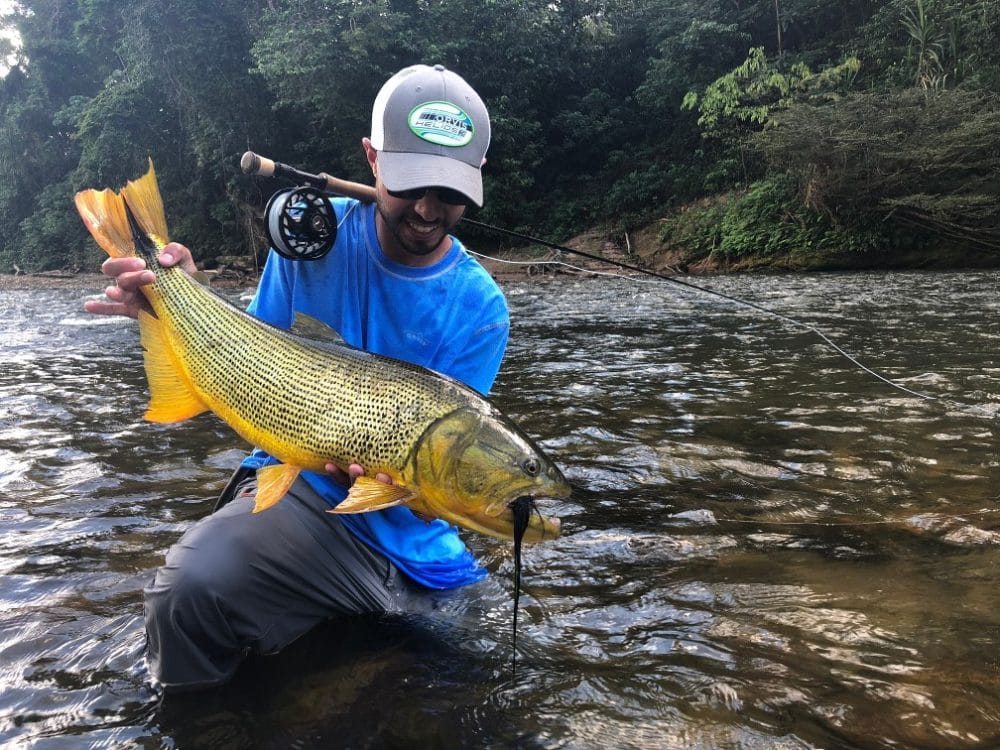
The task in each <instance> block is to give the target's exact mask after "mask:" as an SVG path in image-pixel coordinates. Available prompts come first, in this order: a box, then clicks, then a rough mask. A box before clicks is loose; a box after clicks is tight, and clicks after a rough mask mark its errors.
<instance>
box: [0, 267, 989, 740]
mask: <svg viewBox="0 0 1000 750" xmlns="http://www.w3.org/2000/svg"><path fill="white" fill-rule="evenodd" d="M699 283H701V284H703V285H705V286H708V287H711V288H713V289H717V290H719V291H723V292H725V293H728V294H734V295H737V296H740V297H743V298H745V299H748V300H752V301H753V302H755V303H757V304H761V305H765V306H767V307H769V308H772V309H775V310H777V311H780V312H781V313H783V314H785V315H789V316H792V317H794V318H796V319H798V320H801V321H803V322H804V323H807V324H809V325H813V326H816V327H818V328H819V329H821V330H822V331H824V332H825V333H827V334H828V335H830V336H831V337H832V338H834V339H835V340H836V341H837V342H838V343H839V344H840V345H842V346H843V347H844V348H845V349H847V350H848V351H850V352H851V353H852V354H853V355H855V356H857V357H858V358H859V359H860V360H861V361H862V362H864V363H865V364H867V365H869V366H871V367H873V368H874V369H876V370H878V371H879V372H880V373H882V374H883V375H885V376H887V377H890V378H892V379H894V380H896V381H899V382H900V383H902V384H904V385H905V386H906V387H908V388H910V389H913V390H916V391H920V392H924V393H927V394H930V395H934V396H938V397H942V398H943V400H939V401H926V400H923V399H920V398H917V397H915V396H912V395H909V394H907V393H904V392H901V391H898V390H894V389H892V388H890V387H889V386H887V385H886V384H885V383H882V382H880V381H878V380H876V379H875V378H873V377H872V376H870V375H868V374H867V373H865V372H863V371H861V370H859V369H857V368H856V367H853V366H851V365H850V364H849V363H848V362H847V361H846V360H845V359H843V358H842V357H840V356H839V355H838V354H836V353H835V352H833V351H831V350H830V349H829V348H828V347H826V346H825V345H823V344H822V342H821V341H820V340H819V338H818V337H817V336H816V335H815V334H813V333H810V332H809V331H807V330H803V329H801V328H796V327H794V326H789V325H788V324H787V323H783V322H781V321H779V320H775V319H773V318H769V317H767V316H765V315H762V314H761V313H759V312H757V311H755V310H752V309H748V308H746V307H740V306H738V305H734V304H732V303H730V302H727V301H724V300H721V299H718V298H714V297H710V296H707V295H700V294H697V293H692V292H688V291H684V290H680V289H678V288H676V287H673V286H671V285H668V284H666V283H663V282H655V283H647V282H644V281H642V280H638V279H633V280H627V279H609V278H589V279H579V278H566V277H563V278H556V279H550V280H540V281H530V282H511V283H506V284H505V288H506V291H507V293H508V298H509V301H510V305H511V312H512V318H513V320H514V328H513V332H512V337H511V346H510V350H509V354H508V357H507V359H506V360H505V363H504V366H503V369H502V372H501V376H500V379H499V381H498V383H497V386H496V388H495V390H494V393H495V397H496V400H497V402H498V404H499V405H500V406H501V408H503V409H504V410H505V411H507V412H508V413H510V414H511V415H512V416H513V417H514V418H515V419H516V420H517V421H519V422H520V423H521V425H522V426H523V427H524V428H525V429H526V430H527V431H528V432H529V433H530V434H532V435H534V436H535V437H537V438H538V439H539V441H540V442H541V444H542V445H543V447H544V448H545V449H546V450H547V451H548V452H549V453H550V454H551V455H552V456H553V457H554V458H555V459H556V460H557V461H558V462H559V463H560V465H561V466H562V467H564V469H565V473H566V475H567V477H568V478H569V479H570V480H571V482H572V483H573V484H574V485H575V486H576V487H577V488H578V491H577V493H576V494H575V495H574V497H573V498H572V499H571V500H568V501H565V502H562V503H560V504H559V505H558V506H557V507H556V508H555V511H556V513H557V514H558V515H560V516H561V517H562V518H563V530H564V535H563V537H562V538H560V539H559V540H556V541H553V542H547V543H544V544H542V545H538V546H534V547H530V548H526V549H525V554H524V563H525V572H524V593H523V595H522V597H521V602H522V607H523V609H522V611H521V616H520V618H519V637H518V645H517V651H518V658H517V669H516V671H515V672H514V673H513V674H512V673H511V656H512V650H511V633H510V624H511V615H512V612H511V603H512V598H513V597H512V590H511V580H512V554H511V552H512V551H511V545H510V544H509V543H503V542H500V541H496V540H490V539H486V538H483V537H478V536H472V537H469V542H470V544H471V545H472V547H473V549H474V550H475V551H476V553H477V555H478V556H479V557H480V559H481V560H482V561H483V563H484V564H485V565H486V566H487V567H488V568H489V569H490V571H491V573H492V575H491V577H490V578H489V579H488V581H487V582H486V583H484V584H481V585H478V586H476V587H472V588H471V589H467V590H464V591H462V592H460V593H458V594H456V595H455V596H454V597H452V598H451V599H449V600H447V601H446V602H444V603H443V605H442V606H441V608H440V609H439V610H437V611H435V612H432V613H430V614H422V615H419V616H417V615H413V616H397V617H391V618H358V619H350V620H341V621H331V622H330V623H328V624H326V625H324V626H322V627H320V628H318V629H317V630H316V631H314V632H313V633H311V634H310V635H309V636H307V637H305V638H303V639H301V640H300V641H298V642H297V643H295V644H293V645H292V646H291V647H289V648H288V649H287V650H286V651H284V652H283V653H281V654H280V655H278V656H272V657H261V658H256V659H252V660H250V661H248V662H247V664H246V665H245V667H244V668H242V669H241V671H240V673H239V674H238V676H237V678H236V680H235V681H234V682H233V684H232V685H230V686H228V687H226V688H223V689H219V690H215V691H211V692H203V693H197V694H193V695H181V696H167V697H166V698H165V699H161V698H160V697H159V696H158V695H157V694H156V693H155V692H154V691H153V690H151V689H150V687H149V685H148V682H147V680H148V675H147V673H146V671H145V666H144V662H143V656H142V649H143V627H142V587H143V585H144V584H145V583H146V582H147V581H148V580H149V579H150V577H151V575H152V572H153V570H154V569H155V567H156V566H157V565H159V564H160V563H161V561H162V559H163V554H164V552H165V551H166V549H167V548H168V546H169V545H170V544H171V543H172V542H174V541H175V540H176V539H177V538H178V536H179V535H180V534H181V533H182V532H183V530H184V529H185V528H186V527H187V526H188V525H189V524H190V523H191V522H192V521H194V520H195V519H197V518H199V517H201V516H202V515H203V514H205V513H207V512H208V511H209V509H210V508H211V505H212V502H213V499H214V496H215V495H217V493H218V492H219V490H220V489H221V487H222V486H223V484H224V483H225V481H226V479H227V478H228V474H229V471H230V469H231V467H232V466H233V465H234V464H235V463H236V462H237V461H238V460H239V458H240V457H241V456H242V454H243V452H244V450H245V446H243V445H242V444H241V443H240V441H239V439H238V438H236V437H235V435H234V434H233V433H231V432H230V431H229V429H228V428H226V427H225V426H224V425H222V424H221V423H220V422H219V421H218V420H217V419H216V418H215V417H213V416H211V415H203V416H201V417H198V418H196V419H194V420H192V421H190V422H188V423H185V424H181V425H174V426H157V425H152V424H148V423H145V422H143V421H142V420H141V415H142V411H143V407H144V404H145V398H146V396H145V393H146V389H145V382H144V378H143V375H142V372H141V356H140V350H139V346H138V341H137V335H136V331H135V328H134V324H133V323H132V322H131V321H125V320H122V319H108V318H99V317H95V316H88V315H86V314H84V313H83V312H82V311H81V306H82V304H83V301H84V298H85V296H86V294H87V293H86V292H82V291H74V290H66V289H59V290H57V289H53V290H48V291H30V292H29V291H4V292H0V353H2V365H0V367H2V369H0V534H2V540H3V544H2V547H0V574H2V579H0V745H3V746H4V747H37V748H60V747H130V746H136V747H164V748H188V747H208V748H239V747H259V748H327V747H366V748H371V747H403V746H405V747H448V748H450V747H512V746H513V747H527V748H610V747H615V748H619V747H620V748H773V747H777V748H855V747H857V748H890V747H891V748H986V747H996V746H998V745H1000V610H998V607H997V606H996V602H997V594H996V592H997V584H998V582H1000V481H998V479H1000V459H998V451H997V438H998V432H1000V430H998V421H997V415H998V412H1000V355H998V349H1000V315H998V313H1000V295H998V292H1000V274H997V273H995V272H982V273H955V274H940V273H935V274H924V273H897V274H852V275H806V276H754V277H727V278H712V279H703V280H701V281H699ZM235 296H236V295H235V294H234V297H235ZM962 404H967V405H968V406H969V408H963V407H962V406H961V405H962ZM261 521H262V522H266V518H265V517H263V516H262V518H261Z"/></svg>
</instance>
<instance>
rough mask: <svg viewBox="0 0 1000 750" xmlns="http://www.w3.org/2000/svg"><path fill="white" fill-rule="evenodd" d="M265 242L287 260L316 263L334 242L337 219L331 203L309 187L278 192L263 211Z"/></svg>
mask: <svg viewBox="0 0 1000 750" xmlns="http://www.w3.org/2000/svg"><path fill="white" fill-rule="evenodd" d="M264 219H265V221H264V229H265V232H266V233H267V239H268V242H270V243H271V247H273V248H274V249H275V250H276V251H277V252H278V254H279V255H281V256H282V257H284V258H288V259H289V260H318V259H320V258H322V257H323V256H324V255H326V254H327V253H328V252H330V250H331V249H332V248H333V243H334V242H335V241H336V239H337V217H336V215H335V214H334V212H333V206H331V205H330V201H329V200H327V198H326V196H325V195H324V194H323V193H321V192H320V191H319V190H316V189H315V188H311V187H297V188H288V189H286V190H279V191H278V192H277V193H275V194H274V195H272V196H271V199H270V200H269V201H268V202H267V208H266V209H264Z"/></svg>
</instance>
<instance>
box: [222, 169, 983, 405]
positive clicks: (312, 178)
mask: <svg viewBox="0 0 1000 750" xmlns="http://www.w3.org/2000/svg"><path fill="white" fill-rule="evenodd" d="M240 168H241V169H242V170H243V172H244V173H245V174H248V175H259V176H261V177H279V178H283V179H287V180H292V181H297V182H300V183H305V184H307V185H309V186H311V187H313V188H316V189H317V190H322V191H325V192H328V193H333V194H335V195H342V196H345V197H348V198H356V199H357V200H359V201H361V202H363V203H374V202H375V188H374V187H372V186H371V185H363V184H361V183H359V182H351V181H350V180H342V179H339V178H337V177H333V176H331V175H329V174H327V173H326V172H320V173H319V174H312V173H310V172H303V171H302V170H300V169H296V168H295V167H292V166H289V165H288V164H283V163H281V162H279V161H274V160H273V159H268V158H267V157H264V156H260V155H259V154H255V153H254V152H253V151H247V152H246V153H244V154H243V156H242V158H241V159H240ZM310 197H311V196H305V200H309V198H310ZM272 200H273V199H272ZM270 208H271V206H270V204H269V206H268V211H267V213H268V214H272V213H274V212H272V211H271V210H270ZM268 221H269V222H270V217H268ZM461 221H462V222H463V223H465V224H468V225H470V226H475V227H480V228H481V229H488V230H489V231H491V232H497V233H499V234H504V235H506V236H508V237H514V238H516V239H519V240H523V241H525V242H531V243H534V244H536V245H541V246H542V247H547V248H550V249H552V250H556V251H558V252H561V253H568V254H570V255H576V256H579V257H582V258H587V259H589V260H593V261H597V262H598V263H605V264H607V265H611V266H615V267H616V268H620V269H622V270H625V271H631V272H632V273H637V274H642V275H644V276H651V277H653V278H655V279H660V280H661V281H666V282H668V283H670V284H675V285H677V286H681V287H685V288H687V289H693V290H695V291H698V292H702V293H704V294H710V295H712V296H714V297H719V298H721V299H724V300H727V301H729V302H732V303H734V304H737V305H742V306H743V307H749V308H751V309H753V310H757V311H758V312H762V313H764V314H766V315H770V316H772V317H775V318H778V319H779V320H782V321H784V322H786V323H789V324H791V325H794V326H796V327H798V328H801V329H803V330H806V331H809V332H810V333H812V334H814V335H815V336H818V337H819V338H820V339H821V340H822V341H823V342H824V343H826V344H827V346H829V347H830V348H831V349H833V350H834V351H835V352H837V353H838V354H839V355H840V356H842V357H844V358H845V359H846V360H847V361H848V362H850V363H851V364H852V365H854V366H855V367H857V368H859V369H861V370H863V371H864V372H866V373H868V374H869V375H871V376H872V377H874V378H876V379H877V380H880V381H881V382H883V383H885V384H886V385H888V386H890V387H892V388H895V389H896V390H898V391H902V392H903V393H906V394H909V395H910V396H914V397H916V398H920V399H923V400H925V401H938V402H941V403H948V404H950V405H952V406H955V407H957V408H959V409H962V410H970V409H975V410H977V411H979V412H981V413H983V414H988V412H987V410H986V409H984V408H983V407H982V406H981V405H978V404H977V405H969V404H963V403H960V402H957V401H951V400H949V399H942V398H941V397H939V396H931V395H930V394H927V393H921V392H920V391H914V390H912V389H910V388H907V387H906V386H904V385H901V384H900V383H897V382H895V381H894V380H891V379H889V378H887V377H885V376H884V375H881V374H880V373H878V372H876V371H875V370H872V369H871V368H870V367H868V366H867V365H865V364H863V363H862V362H859V361H858V360H857V359H856V358H855V357H854V356H853V355H851V354H850V353H848V352H847V351H845V350H844V349H842V348H841V347H840V346H839V345H838V344H837V343H836V342H835V341H833V340H832V339H831V338H830V337H829V336H827V335H826V334H825V333H823V332H822V331H821V330H819V329H818V328H816V327H815V326H812V325H809V324H808V323H803V322H802V321H800V320H796V319H795V318H792V317H790V316H788V315H785V314H784V313H780V312H776V311H775V310H771V309H769V308H767V307H764V306H763V305H758V304H757V303H756V302H750V301H748V300H745V299H740V298H739V297H733V296H732V295H729V294H725V293H724V292H717V291H715V290H714V289H708V288H706V287H703V286H698V285H697V284H692V283H691V282H688V281H682V280H681V279H678V278H676V277H674V276H668V275H666V274H662V273H658V272H657V271H653V270H650V269H648V268H642V267H641V266H636V265H633V264H631V263H626V262H624V261H619V260H613V259H611V258H605V257H603V256H600V255H596V254H594V253H588V252H586V251H585V250H576V249H574V248H571V247H566V246H565V245H560V244H558V243H555V242H549V241H548V240H543V239H539V238H538V237H532V236H531V235H529V234H523V233H521V232H516V231H513V230H511V229H504V228H503V227H498V226H494V225H492V224H487V223H485V222H482V221H476V220H475V219H468V218H465V217H463V218H462V219H461ZM289 257H291V256H289ZM300 257H313V256H309V255H306V254H301V255H300ZM988 415H989V416H995V415H992V414H988Z"/></svg>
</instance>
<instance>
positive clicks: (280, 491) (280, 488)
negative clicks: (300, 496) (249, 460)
mask: <svg viewBox="0 0 1000 750" xmlns="http://www.w3.org/2000/svg"><path fill="white" fill-rule="evenodd" d="M300 471H302V469H300V468H299V467H298V466H291V465H289V464H270V465H268V466H262V467H261V468H259V469H257V498H256V502H255V503H254V506H253V512H254V513H260V512H261V511H262V510H267V509H268V508H270V507H271V506H272V505H274V504H275V503H277V502H278V501H279V500H280V499H281V498H283V497H284V496H285V495H286V494H288V490H289V489H291V487H292V484H293V483H294V482H295V479H296V478H297V477H298V475H299V472H300Z"/></svg>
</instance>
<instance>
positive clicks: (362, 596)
mask: <svg viewBox="0 0 1000 750" xmlns="http://www.w3.org/2000/svg"><path fill="white" fill-rule="evenodd" d="M253 477H254V473H253V471H250V470H248V471H247V472H245V473H243V475H242V476H240V472H237V474H234V476H233V479H231V480H230V483H229V485H227V487H226V490H225V491H224V492H223V496H222V497H220V500H219V503H218V504H217V505H216V508H217V510H216V511H215V512H213V513H212V514H211V515H209V516H207V517H205V518H203V519H201V520H200V521H198V522H197V523H196V524H195V525H194V526H192V527H191V528H190V529H188V531H187V532H185V534H184V535H183V536H182V537H181V538H180V540H179V541H178V542H177V543H176V544H174V546H173V547H171V548H170V551H169V552H168V553H167V558H166V562H165V564H164V565H163V567H161V568H160V569H159V570H157V572H156V576H155V577H154V579H153V582H152V583H151V584H150V585H149V586H148V587H147V588H146V589H145V591H144V594H145V616H146V635H147V646H148V651H147V658H148V660H149V667H150V670H151V671H152V674H153V676H154V677H155V678H156V679H157V680H158V681H159V683H160V684H161V685H162V686H163V687H164V688H167V689H197V688H201V687H209V686H212V685H218V684H221V683H223V682H225V681H226V680H228V679H229V678H230V677H232V675H233V673H234V672H235V671H236V669H237V667H238V666H239V664H240V661H241V660H242V659H243V658H244V656H246V655H247V654H250V653H258V654H270V653H274V652H276V651H278V650H280V649H281V648H282V647H284V646H286V645H288V644H289V643H291V642H292V641H294V640H295V639H296V638H298V637H299V636H301V635H303V634H305V633H306V632H307V631H308V630H310V629H311V628H312V627H313V626H315V625H317V624H318V623H319V622H321V621H322V620H325V619H327V618H329V617H331V616H338V615H355V614H367V613H382V612H399V611H409V610H413V609H422V608H423V607H422V606H421V604H423V603H424V602H423V601H420V600H423V599H424V598H425V597H427V595H428V594H429V593H430V592H429V591H428V590H427V589H425V588H423V587H421V586H419V585H417V584H415V583H413V582H411V581H410V580H409V579H408V578H406V577H405V576H403V574H402V573H400V572H399V571H398V570H397V569H396V567H395V566H394V565H393V564H392V563H391V562H390V561H389V560H388V559H387V558H386V557H384V556H383V555H380V554H378V553H377V552H375V551H373V550H371V549H370V548H368V547H367V546H365V545H364V544H363V543H362V542H360V541H359V540H358V539H356V538H355V537H354V535H353V534H351V533H350V532H349V531H347V529H346V528H344V526H343V524H342V523H341V522H340V519H339V517H338V516H336V515H334V514H332V513H327V512H326V511H327V510H328V509H329V505H328V504H327V503H326V502H325V501H324V500H323V498H321V497H320V496H319V495H318V494H317V493H316V492H314V491H313V489H312V488H311V487H310V486H309V485H308V484H307V483H306V482H305V481H304V480H302V479H301V478H299V479H298V480H297V481H296V482H295V484H294V485H292V488H291V490H290V491H289V492H288V494H287V495H286V496H285V497H284V498H283V499H282V500H281V502H279V503H278V504H276V505H275V506H273V507H272V508H269V509H268V510H266V511H264V512H262V513H257V514H254V513H252V512H251V510H252V508H253V504H254V494H255V492H256V480H255V479H254V478H253ZM227 494H228V495H230V498H227V497H226V495H227Z"/></svg>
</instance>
